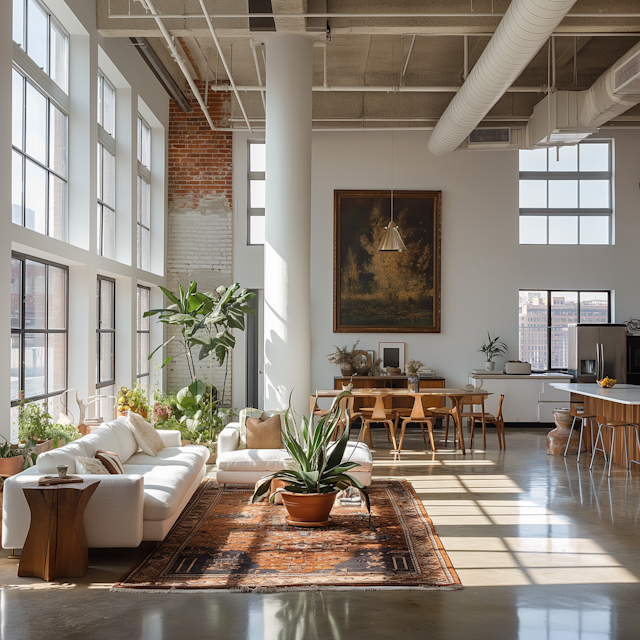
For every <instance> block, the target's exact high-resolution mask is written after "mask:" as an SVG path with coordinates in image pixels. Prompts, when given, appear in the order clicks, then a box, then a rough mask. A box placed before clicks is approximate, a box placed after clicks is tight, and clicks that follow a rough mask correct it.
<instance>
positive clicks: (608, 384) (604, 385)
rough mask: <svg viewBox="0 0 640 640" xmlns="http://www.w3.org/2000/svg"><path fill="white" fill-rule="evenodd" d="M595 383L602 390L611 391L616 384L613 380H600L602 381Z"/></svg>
mask: <svg viewBox="0 0 640 640" xmlns="http://www.w3.org/2000/svg"><path fill="white" fill-rule="evenodd" d="M596 382H597V383H598V384H599V385H600V386H601V387H602V388H603V389H611V388H612V387H614V386H615V384H616V382H618V381H617V380H614V379H613V378H602V380H596Z"/></svg>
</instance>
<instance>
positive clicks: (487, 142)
mask: <svg viewBox="0 0 640 640" xmlns="http://www.w3.org/2000/svg"><path fill="white" fill-rule="evenodd" d="M510 144H511V129H509V128H508V127H504V128H494V129H474V130H473V131H472V132H471V133H470V134H469V142H468V145H467V148H468V149H505V148H507V147H508V146H509V145H510Z"/></svg>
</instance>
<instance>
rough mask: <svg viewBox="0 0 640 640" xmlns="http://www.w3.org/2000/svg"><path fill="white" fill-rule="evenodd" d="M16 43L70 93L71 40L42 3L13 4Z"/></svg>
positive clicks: (26, 0) (28, 0)
mask: <svg viewBox="0 0 640 640" xmlns="http://www.w3.org/2000/svg"><path fill="white" fill-rule="evenodd" d="M13 40H14V42H15V43H16V44H17V45H19V46H20V47H21V48H22V49H23V50H24V51H25V52H26V53H27V55H28V56H29V57H30V58H31V60H33V62H35V63H36V65H37V66H38V67H40V69H42V71H44V73H46V74H47V75H48V76H49V77H50V78H51V79H52V80H53V81H54V82H55V83H56V84H57V85H58V86H59V87H60V88H61V89H62V90H63V91H64V92H65V93H67V88H68V83H69V36H68V35H67V33H66V31H65V30H64V29H63V28H62V26H61V25H60V24H59V23H58V21H57V20H56V19H55V17H54V16H52V15H51V13H50V12H49V11H48V10H47V8H46V7H45V6H44V5H43V4H41V3H40V2H38V0H13Z"/></svg>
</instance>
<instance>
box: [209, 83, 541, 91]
mask: <svg viewBox="0 0 640 640" xmlns="http://www.w3.org/2000/svg"><path fill="white" fill-rule="evenodd" d="M236 89H237V90H238V91H245V92H252V91H264V90H265V89H267V91H268V90H269V86H268V85H266V87H265V86H259V85H258V86H257V85H236ZM460 89H462V87H461V86H457V85H453V86H419V87H418V86H409V87H407V86H399V85H389V86H380V87H378V86H370V85H353V86H347V85H332V86H326V87H325V86H323V85H316V86H314V87H313V91H318V92H322V91H324V92H327V93H457V92H458V91H460ZM209 90H210V91H233V89H232V87H230V86H229V85H224V84H219V85H217V86H212V87H209ZM548 90H549V88H548V87H547V86H546V85H540V86H534V87H518V86H512V87H509V88H508V89H507V92H508V93H547V92H548Z"/></svg>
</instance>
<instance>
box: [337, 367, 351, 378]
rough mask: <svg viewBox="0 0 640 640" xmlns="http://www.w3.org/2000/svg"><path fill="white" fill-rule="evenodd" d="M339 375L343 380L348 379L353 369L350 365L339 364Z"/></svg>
mask: <svg viewBox="0 0 640 640" xmlns="http://www.w3.org/2000/svg"><path fill="white" fill-rule="evenodd" d="M340 373H342V377H343V378H350V377H351V376H352V375H353V367H352V366H351V365H350V364H341V365H340Z"/></svg>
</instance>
